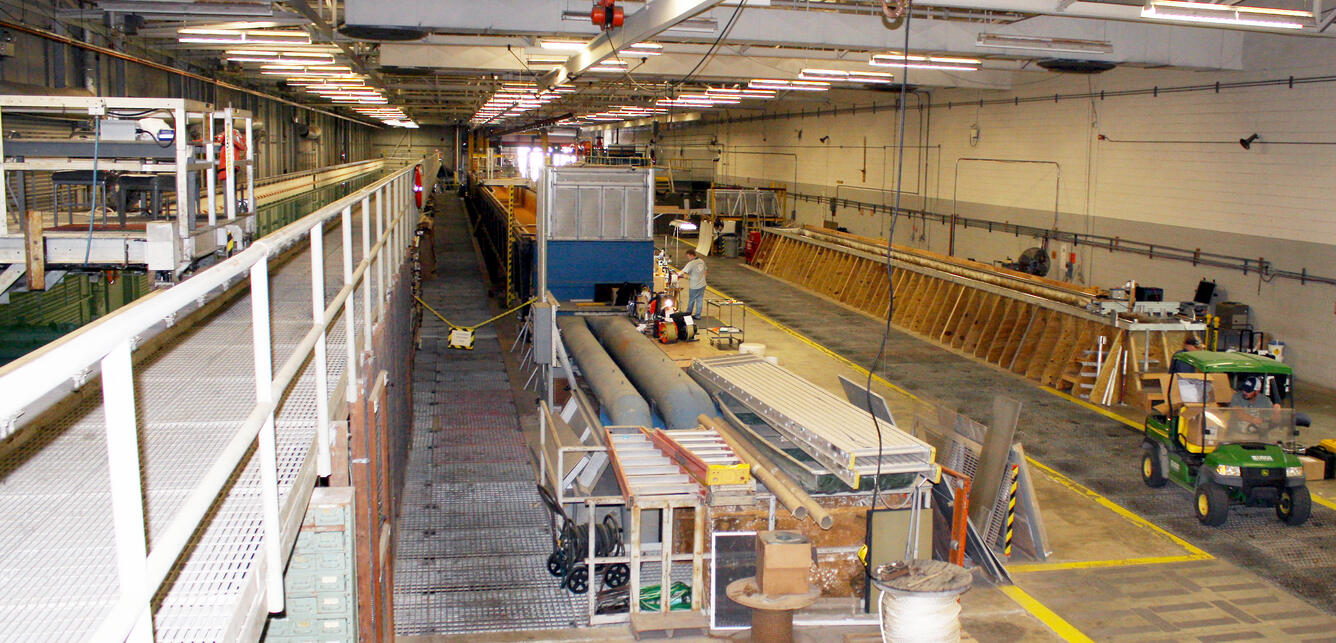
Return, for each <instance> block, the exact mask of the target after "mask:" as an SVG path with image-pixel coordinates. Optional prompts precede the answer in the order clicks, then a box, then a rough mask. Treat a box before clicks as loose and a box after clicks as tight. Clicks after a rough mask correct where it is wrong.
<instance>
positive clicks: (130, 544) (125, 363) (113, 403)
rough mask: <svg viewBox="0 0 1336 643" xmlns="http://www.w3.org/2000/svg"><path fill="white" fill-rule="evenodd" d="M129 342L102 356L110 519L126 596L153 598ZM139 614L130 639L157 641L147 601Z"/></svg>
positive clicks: (128, 639) (138, 608)
mask: <svg viewBox="0 0 1336 643" xmlns="http://www.w3.org/2000/svg"><path fill="white" fill-rule="evenodd" d="M130 353H131V350H130V342H129V340H126V341H123V342H121V343H119V344H117V345H116V347H115V348H113V349H112V350H111V352H110V353H108V354H107V356H106V357H103V358H102V409H103V413H104V415H105V417H106V423H107V474H108V477H109V478H110V480H111V518H112V526H113V528H114V529H115V533H116V568H117V571H118V572H119V576H120V582H121V594H122V595H134V596H147V595H148V592H147V590H148V546H147V544H146V539H145V535H144V533H145V528H146V525H145V524H144V491H143V488H142V487H141V486H140V478H139V470H140V462H139V427H138V423H137V421H136V419H135V384H134V368H133V367H132V366H131V361H130ZM135 609H136V610H137V611H138V612H139V616H138V618H137V619H136V621H135V625H134V629H133V630H132V631H131V633H130V636H128V637H127V638H126V640H127V641H152V640H153V613H152V611H151V610H150V608H149V602H148V600H147V599H146V600H144V601H143V602H142V603H141V604H137V605H135Z"/></svg>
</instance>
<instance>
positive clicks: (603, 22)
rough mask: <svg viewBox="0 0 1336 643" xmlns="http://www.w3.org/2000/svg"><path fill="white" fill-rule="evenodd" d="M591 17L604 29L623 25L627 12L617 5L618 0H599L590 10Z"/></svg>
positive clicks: (591, 19)
mask: <svg viewBox="0 0 1336 643" xmlns="http://www.w3.org/2000/svg"><path fill="white" fill-rule="evenodd" d="M589 19H590V21H592V22H593V23H594V24H596V25H598V26H599V28H601V29H602V30H604V31H608V30H609V29H612V28H614V27H620V26H622V23H623V22H625V21H626V14H625V13H624V12H623V11H622V8H621V7H619V6H617V0H598V1H597V2H595V3H594V8H593V9H591V10H590V11H589Z"/></svg>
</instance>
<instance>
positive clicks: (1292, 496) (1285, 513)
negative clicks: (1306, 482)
mask: <svg viewBox="0 0 1336 643" xmlns="http://www.w3.org/2000/svg"><path fill="white" fill-rule="evenodd" d="M1312 511H1313V499H1312V497H1311V496H1309V495H1308V487H1288V488H1286V489H1285V490H1284V491H1282V492H1280V501H1279V502H1277V503H1276V517H1277V518H1280V519H1281V520H1282V521H1284V522H1285V524H1287V525H1302V524H1304V521H1306V520H1308V514H1309V513H1311V512H1312Z"/></svg>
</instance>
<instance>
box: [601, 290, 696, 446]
mask: <svg viewBox="0 0 1336 643" xmlns="http://www.w3.org/2000/svg"><path fill="white" fill-rule="evenodd" d="M588 321H589V329H590V330H592V331H593V332H594V335H595V336H597V337H598V339H599V341H600V342H602V343H603V347H604V348H606V349H608V354H609V355H611V356H612V358H613V359H614V360H616V362H617V364H618V365H619V366H621V368H622V371H623V372H625V373H626V376H627V377H629V378H631V382H632V383H634V384H635V385H636V388H637V389H639V390H640V392H641V393H644V394H645V397H647V398H649V400H650V401H651V402H653V403H654V406H655V408H657V409H658V411H659V415H660V416H662V417H663V421H664V423H665V424H667V425H668V428H669V429H692V428H695V427H697V426H700V423H699V422H697V421H696V417H697V416H699V415H701V414H705V415H707V416H709V417H719V413H718V411H716V410H715V408H714V403H713V402H711V401H710V396H709V395H707V394H706V393H705V389H702V388H701V387H700V385H699V384H697V383H696V382H695V380H692V379H691V377H689V376H688V375H687V374H686V373H685V372H683V371H682V369H680V368H678V367H677V364H674V363H673V360H671V359H668V356H667V355H664V354H663V351H661V350H659V348H658V347H657V346H655V345H654V343H653V342H652V341H650V340H649V338H647V337H645V336H644V335H642V334H640V332H639V331H637V330H636V328H635V326H633V325H632V324H631V321H630V320H628V319H627V318H625V317H621V316H617V317H590V318H589V320H588Z"/></svg>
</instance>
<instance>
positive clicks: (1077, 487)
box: [1025, 457, 1212, 558]
mask: <svg viewBox="0 0 1336 643" xmlns="http://www.w3.org/2000/svg"><path fill="white" fill-rule="evenodd" d="M1025 460H1026V461H1027V462H1029V463H1030V464H1031V465H1033V466H1034V467H1036V468H1038V469H1039V470H1041V471H1043V472H1044V473H1046V474H1048V477H1050V478H1052V479H1053V481H1054V482H1056V483H1058V484H1060V485H1062V486H1064V487H1067V488H1068V489H1071V490H1072V491H1076V492H1077V493H1082V494H1085V495H1087V496H1089V497H1090V498H1092V499H1094V501H1095V504H1098V505H1100V506H1102V507H1104V508H1105V509H1108V510H1109V511H1112V512H1113V513H1116V514H1118V515H1119V516H1122V517H1123V518H1125V519H1127V520H1129V521H1131V522H1132V523H1135V524H1137V525H1141V526H1142V527H1145V528H1146V529H1149V530H1151V531H1154V532H1156V533H1158V534H1160V535H1161V536H1164V537H1165V538H1168V539H1169V540H1171V541H1173V542H1174V543H1176V544H1177V545H1178V546H1179V547H1182V548H1183V549H1186V550H1188V552H1190V553H1192V554H1195V555H1197V556H1203V557H1205V558H1212V556H1211V555H1210V554H1208V553H1206V552H1205V551H1202V550H1201V549H1199V548H1198V547H1197V546H1196V545H1193V544H1192V543H1190V542H1188V541H1186V540H1183V539H1182V538H1179V537H1178V536H1175V535H1173V534H1171V533H1169V532H1168V531H1166V530H1165V529H1164V528H1163V527H1160V526H1159V525H1157V524H1155V523H1153V522H1151V521H1149V520H1146V519H1145V518H1142V517H1141V516H1138V515H1136V514H1134V513H1132V512H1131V511H1128V510H1127V509H1125V508H1124V507H1123V506H1122V505H1120V504H1118V503H1116V502H1114V501H1112V500H1109V499H1108V498H1105V497H1104V496H1101V495H1100V494H1099V493H1097V492H1095V491H1094V490H1093V489H1090V488H1089V487H1086V486H1085V485H1082V484H1081V483H1079V482H1076V481H1075V480H1072V479H1071V478H1068V477H1067V476H1064V475H1062V474H1061V473H1058V472H1057V471H1056V470H1054V469H1053V468H1051V467H1049V466H1047V465H1045V464H1043V463H1041V462H1039V461H1038V460H1035V459H1034V458H1030V457H1026V458H1025Z"/></svg>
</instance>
